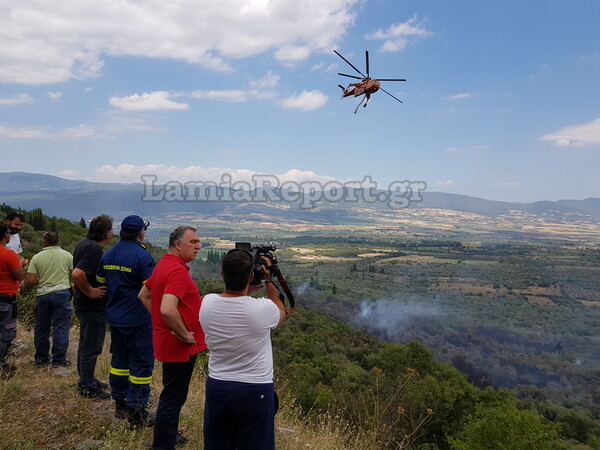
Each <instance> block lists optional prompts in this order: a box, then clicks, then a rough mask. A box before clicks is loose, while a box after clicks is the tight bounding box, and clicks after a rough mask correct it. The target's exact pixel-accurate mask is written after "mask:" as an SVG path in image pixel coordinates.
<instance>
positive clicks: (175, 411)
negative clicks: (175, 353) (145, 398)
mask: <svg viewBox="0 0 600 450" xmlns="http://www.w3.org/2000/svg"><path fill="white" fill-rule="evenodd" d="M196 357H197V355H192V356H190V360H189V361H187V362H164V363H163V365H162V367H163V390H162V392H161V394H160V399H159V401H158V408H157V410H156V421H155V422H154V443H153V448H154V449H155V450H172V449H174V448H175V438H176V437H177V426H178V425H179V414H180V413H181V408H182V407H183V405H184V403H185V401H186V400H187V395H188V390H189V388H190V381H191V379H192V373H193V372H194V365H195V364H196Z"/></svg>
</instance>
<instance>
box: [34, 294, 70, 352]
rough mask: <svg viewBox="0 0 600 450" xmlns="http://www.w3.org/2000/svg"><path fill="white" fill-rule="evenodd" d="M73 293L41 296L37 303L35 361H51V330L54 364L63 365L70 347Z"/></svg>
mask: <svg viewBox="0 0 600 450" xmlns="http://www.w3.org/2000/svg"><path fill="white" fill-rule="evenodd" d="M71 309H72V308H71V293H70V292H69V291H68V290H66V289H65V290H62V291H56V292H51V293H50V294H46V295H40V296H38V297H37V299H36V301H35V330H34V338H33V342H34V344H35V361H36V362H37V363H42V364H44V363H47V362H49V361H50V358H49V353H50V330H52V363H53V364H62V363H64V362H65V359H66V357H67V348H68V347H69V326H70V325H71Z"/></svg>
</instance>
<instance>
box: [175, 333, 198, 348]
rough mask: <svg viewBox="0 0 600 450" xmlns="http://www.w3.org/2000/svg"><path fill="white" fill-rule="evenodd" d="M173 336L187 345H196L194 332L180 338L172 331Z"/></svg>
mask: <svg viewBox="0 0 600 450" xmlns="http://www.w3.org/2000/svg"><path fill="white" fill-rule="evenodd" d="M171 334H173V335H174V336H175V337H176V338H177V339H179V340H180V341H181V342H183V343H185V344H190V345H196V338H195V337H194V332H193V331H188V332H187V334H186V335H185V336H178V335H177V334H175V332H174V331H171Z"/></svg>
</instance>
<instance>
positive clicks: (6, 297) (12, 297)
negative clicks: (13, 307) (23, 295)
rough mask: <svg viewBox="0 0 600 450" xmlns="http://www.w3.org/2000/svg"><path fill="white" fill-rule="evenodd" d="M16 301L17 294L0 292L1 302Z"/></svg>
mask: <svg viewBox="0 0 600 450" xmlns="http://www.w3.org/2000/svg"><path fill="white" fill-rule="evenodd" d="M16 301H17V296H16V295H6V294H0V302H2V303H14V302H16Z"/></svg>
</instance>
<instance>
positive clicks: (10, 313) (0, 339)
mask: <svg viewBox="0 0 600 450" xmlns="http://www.w3.org/2000/svg"><path fill="white" fill-rule="evenodd" d="M9 240H10V230H9V229H8V226H7V225H6V224H5V223H0V372H4V371H9V370H10V366H9V365H8V364H6V361H5V359H6V354H7V353H8V349H9V348H10V344H11V343H12V341H13V339H14V338H15V336H16V335H17V293H18V292H19V286H20V284H21V281H22V280H23V279H25V275H26V271H25V269H24V268H23V266H24V265H26V264H27V263H28V261H27V260H19V256H18V255H17V254H16V253H15V252H14V251H12V250H9V249H7V248H6V243H7V242H8V241H9Z"/></svg>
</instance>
